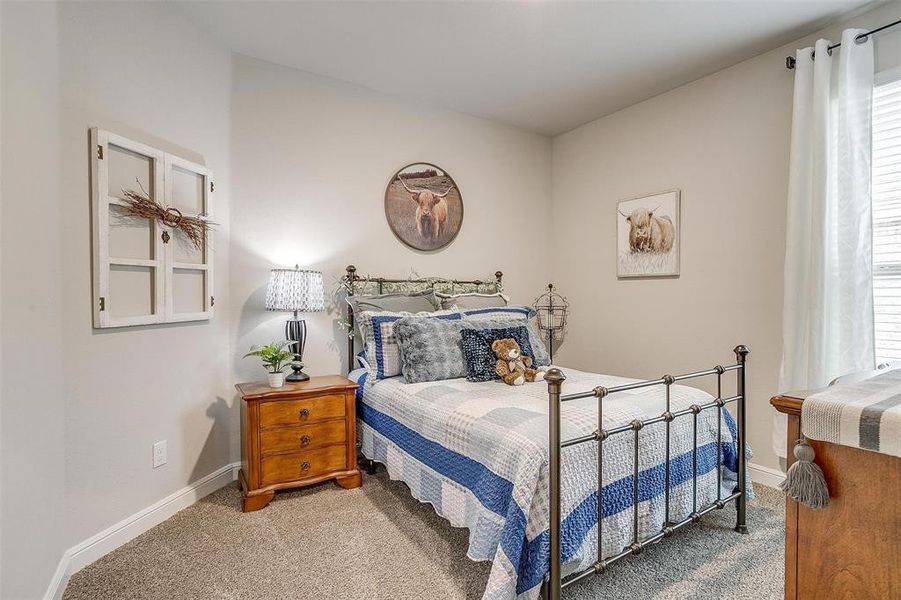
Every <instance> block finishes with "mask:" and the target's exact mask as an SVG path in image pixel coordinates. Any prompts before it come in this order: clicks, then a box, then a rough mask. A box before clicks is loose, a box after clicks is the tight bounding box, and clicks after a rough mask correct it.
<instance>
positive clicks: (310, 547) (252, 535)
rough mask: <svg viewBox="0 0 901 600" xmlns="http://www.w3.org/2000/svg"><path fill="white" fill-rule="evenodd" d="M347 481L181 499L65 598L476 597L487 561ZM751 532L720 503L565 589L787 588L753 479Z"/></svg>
mask: <svg viewBox="0 0 901 600" xmlns="http://www.w3.org/2000/svg"><path fill="white" fill-rule="evenodd" d="M364 481H365V483H364V485H363V487H362V488H359V489H356V490H342V489H340V488H338V487H337V486H335V485H334V484H330V483H329V484H324V485H321V486H317V487H315V488H309V489H306V490H302V491H298V492H290V493H279V494H276V497H275V499H274V500H273V501H272V503H271V504H270V505H269V506H268V507H267V508H265V509H263V510H261V511H258V512H254V513H247V514H244V513H241V512H240V495H239V492H238V490H237V488H236V487H235V486H233V485H232V486H228V487H225V488H223V489H221V490H219V491H217V492H215V493H213V494H211V495H209V496H207V497H206V498H204V499H203V500H201V501H200V502H198V503H196V504H195V505H193V506H191V507H189V508H187V509H185V510H183V511H181V512H180V513H178V514H177V515H175V516H174V517H172V518H171V519H169V520H168V521H166V522H164V523H161V524H160V525H158V526H157V527H154V528H153V529H151V530H150V531H148V532H146V533H144V534H143V535H141V536H139V537H138V538H136V539H134V540H132V541H131V542H129V543H128V544H126V545H124V546H122V547H121V548H119V549H118V550H116V551H114V552H112V553H110V554H108V555H107V556H105V557H103V558H102V559H100V560H98V561H97V562H95V563H94V564H92V565H90V566H89V567H87V568H85V569H83V570H82V571H80V572H78V573H76V574H75V575H73V576H72V579H71V580H70V582H69V585H68V587H67V588H66V592H65V596H64V599H65V600H88V599H90V600H106V599H129V600H137V599H148V600H150V599H153V600H186V599H191V600H194V599H198V600H199V599H223V600H224V599H228V600H242V599H245V598H247V599H257V598H260V599H263V598H265V599H267V600H268V599H295V598H296V599H306V598H311V599H312V598H323V599H325V598H365V599H382V598H384V599H389V598H390V599H394V598H410V599H413V598H416V599H420V598H453V599H460V598H480V597H481V593H482V590H483V589H484V586H485V579H486V577H487V574H488V563H474V562H472V561H470V560H469V559H467V558H466V541H467V538H468V531H467V530H466V529H455V528H453V527H451V526H450V525H449V524H448V523H447V522H446V521H444V520H443V519H441V518H440V517H438V516H437V515H436V514H435V512H434V510H433V509H432V508H431V506H429V505H425V504H420V503H418V502H416V501H415V500H413V498H412V497H411V496H410V494H409V492H408V490H407V488H406V486H404V484H402V483H400V482H396V481H391V480H389V479H388V478H387V475H386V473H385V471H384V469H382V468H380V469H379V471H378V474H377V475H376V476H374V477H364ZM756 489H757V499H756V500H755V501H754V502H752V503H751V505H750V507H749V519H748V521H749V522H748V525H749V527H750V530H751V533H750V535H740V534H737V533H735V532H734V531H732V526H733V525H734V516H735V511H734V510H733V509H732V507H731V506H730V507H727V508H725V509H724V510H722V511H714V512H713V513H711V514H710V515H708V516H706V517H705V518H704V520H703V521H702V523H701V524H700V525H695V526H689V527H687V528H685V529H683V530H681V531H679V532H678V533H677V534H676V535H675V536H674V537H673V538H672V539H671V540H668V541H664V542H663V543H661V544H658V545H656V546H654V547H653V548H651V549H650V550H649V551H648V552H647V553H646V554H643V555H641V556H638V557H630V558H628V559H625V560H624V561H621V562H620V563H617V564H616V565H614V566H613V567H612V568H611V570H610V572H608V573H607V574H605V575H600V576H596V577H592V578H589V579H587V580H585V581H583V582H580V583H579V584H576V585H574V586H571V587H570V588H568V589H567V590H566V591H565V592H564V598H566V599H568V600H569V599H572V600H575V599H579V600H582V599H586V600H587V599H589V598H630V599H631V598H636V599H637V598H711V599H712V598H730V599H731V598H736V599H737V598H749V599H750V598H754V599H758V600H761V599H768V598H772V599H774V600H776V599H779V598H781V597H782V582H783V562H782V561H783V544H782V536H783V502H782V499H781V497H780V496H779V495H778V493H777V492H776V491H775V490H772V489H769V488H763V487H761V486H757V488H756Z"/></svg>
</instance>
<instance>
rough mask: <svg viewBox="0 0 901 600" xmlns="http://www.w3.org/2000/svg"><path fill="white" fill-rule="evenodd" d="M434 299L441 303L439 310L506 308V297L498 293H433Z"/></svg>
mask: <svg viewBox="0 0 901 600" xmlns="http://www.w3.org/2000/svg"><path fill="white" fill-rule="evenodd" d="M435 297H436V298H437V299H438V301H439V302H440V303H441V308H453V307H454V306H456V307H457V308H459V309H461V310H466V309H468V308H489V307H496V306H507V301H508V300H507V297H506V296H505V295H503V294H501V293H500V292H498V293H496V294H477V293H475V292H471V293H467V294H442V293H440V292H435Z"/></svg>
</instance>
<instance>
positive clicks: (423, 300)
mask: <svg viewBox="0 0 901 600" xmlns="http://www.w3.org/2000/svg"><path fill="white" fill-rule="evenodd" d="M347 304H349V305H350V308H351V309H353V311H354V320H355V321H356V323H357V328H356V331H354V349H356V348H361V349H362V348H363V331H362V329H360V328H361V327H362V326H363V323H362V321H361V320H360V315H362V314H363V311H366V310H370V311H378V312H380V311H387V312H408V313H419V312H432V311H434V310H438V309H439V308H440V306H439V304H440V302H439V301H438V299H437V298H436V297H435V290H434V289H433V288H429V289H427V290H423V291H421V292H414V293H412V294H369V295H366V294H360V295H358V296H348V297H347Z"/></svg>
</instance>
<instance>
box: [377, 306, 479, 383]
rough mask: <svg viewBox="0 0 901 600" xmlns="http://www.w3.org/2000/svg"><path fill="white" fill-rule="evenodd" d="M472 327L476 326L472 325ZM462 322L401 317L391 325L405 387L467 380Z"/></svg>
mask: <svg viewBox="0 0 901 600" xmlns="http://www.w3.org/2000/svg"><path fill="white" fill-rule="evenodd" d="M473 326H475V325H473ZM462 327H463V321H462V320H459V319H457V320H446V319H423V318H421V317H404V318H403V319H400V320H399V321H397V322H396V323H395V324H394V337H395V339H396V340H397V346H398V349H399V350H400V356H401V373H402V374H403V376H404V381H406V382H407V383H421V382H423V381H439V380H442V379H456V378H458V377H466V360H465V359H464V358H463V348H462V345H461V344H462V339H461V336H460V330H461V328H462Z"/></svg>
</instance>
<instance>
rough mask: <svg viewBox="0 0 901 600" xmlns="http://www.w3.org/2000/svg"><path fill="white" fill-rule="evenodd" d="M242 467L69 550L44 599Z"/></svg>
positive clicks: (228, 468)
mask: <svg viewBox="0 0 901 600" xmlns="http://www.w3.org/2000/svg"><path fill="white" fill-rule="evenodd" d="M240 466H241V463H231V464H228V465H225V466H224V467H221V468H219V469H217V470H216V471H214V472H212V473H210V474H209V475H207V476H206V477H203V478H202V479H199V480H197V481H195V482H194V483H192V484H190V485H187V486H185V487H183V488H182V489H180V490H178V491H177V492H175V493H174V494H170V495H169V496H166V497H165V498H163V499H162V500H160V501H159V502H156V503H154V504H152V505H150V506H148V507H147V508H145V509H144V510H142V511H140V512H137V513H135V514H133V515H131V516H129V517H126V518H125V519H123V520H121V521H119V522H118V523H116V524H115V525H113V526H111V527H108V528H106V529H104V530H103V531H101V532H100V533H98V534H96V535H93V536H91V537H90V538H88V539H86V540H84V541H83V542H81V543H79V544H76V545H75V546H72V547H71V548H69V549H68V550H66V551H65V552H64V553H63V557H62V558H61V559H60V561H59V565H58V566H57V568H56V572H55V573H54V574H53V579H51V580H50V585H49V586H48V587H47V593H45V594H44V600H59V599H60V598H62V596H63V592H64V591H65V589H66V584H67V583H68V582H69V577H71V576H72V575H73V574H74V573H77V572H78V571H80V570H81V569H83V568H84V567H86V566H88V565H89V564H91V563H92V562H94V561H95V560H97V559H98V558H100V557H102V556H103V555H105V554H108V553H110V552H112V551H113V550H115V549H116V548H118V547H119V546H121V545H123V544H125V543H126V542H129V541H131V540H133V539H134V538H136V537H138V536H139V535H141V534H142V533H144V532H145V531H147V530H148V529H150V528H152V527H155V526H156V525H159V524H160V523H162V522H163V521H165V520H166V519H168V518H169V517H171V516H172V515H174V514H175V513H177V512H178V511H180V510H182V509H185V508H187V507H189V506H191V505H192V504H194V503H195V502H197V501H198V500H200V499H201V498H203V497H204V496H206V495H208V494H211V493H213V492H215V491H216V490H218V489H219V488H221V487H224V486H226V485H228V484H230V483H231V482H233V481H235V480H236V479H237V478H238V469H239V468H240Z"/></svg>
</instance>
